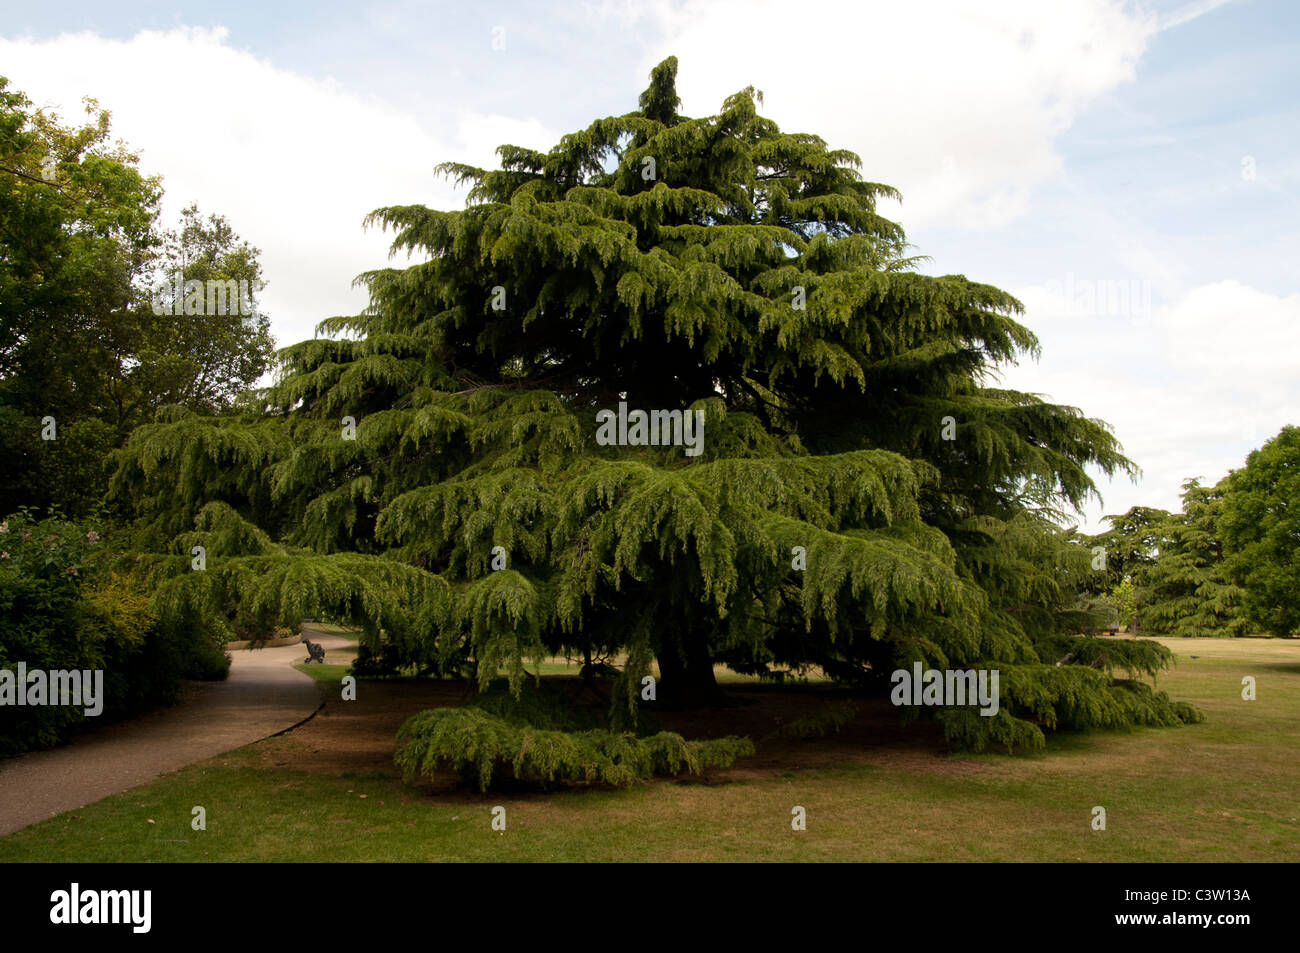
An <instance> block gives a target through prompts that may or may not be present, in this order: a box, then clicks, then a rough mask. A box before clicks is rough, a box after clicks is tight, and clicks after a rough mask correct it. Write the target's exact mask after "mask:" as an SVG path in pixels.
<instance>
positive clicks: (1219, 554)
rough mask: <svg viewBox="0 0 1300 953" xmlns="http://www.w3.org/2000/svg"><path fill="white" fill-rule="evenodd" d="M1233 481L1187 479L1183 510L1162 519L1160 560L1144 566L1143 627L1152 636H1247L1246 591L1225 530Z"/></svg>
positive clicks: (1140, 585)
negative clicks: (1207, 483) (1230, 558)
mask: <svg viewBox="0 0 1300 953" xmlns="http://www.w3.org/2000/svg"><path fill="white" fill-rule="evenodd" d="M1226 491H1227V480H1226V479H1225V480H1223V481H1220V483H1219V484H1218V485H1217V486H1215V487H1213V488H1211V487H1203V486H1201V485H1200V483H1199V482H1198V481H1197V480H1188V481H1186V482H1185V483H1184V484H1183V512H1181V513H1176V514H1173V515H1171V516H1170V517H1169V518H1168V519H1167V520H1165V521H1164V522H1163V523H1161V524H1159V527H1158V532H1159V534H1160V536H1161V537H1162V538H1163V543H1162V544H1161V547H1160V552H1159V555H1158V556H1157V558H1156V560H1155V562H1154V563H1153V564H1151V565H1149V566H1146V567H1144V568H1143V569H1141V570H1139V571H1138V573H1137V575H1136V577H1135V584H1136V586H1137V590H1138V593H1137V603H1138V610H1137V614H1138V627H1139V629H1140V631H1142V632H1143V634H1146V635H1165V636H1189V637H1196V636H1200V637H1220V636H1237V635H1244V634H1245V633H1246V631H1247V630H1248V626H1249V623H1248V622H1247V620H1246V618H1245V616H1244V615H1243V614H1242V611H1241V602H1242V597H1243V591H1242V589H1241V587H1240V586H1238V585H1236V584H1235V583H1234V582H1232V580H1231V578H1230V577H1229V574H1228V567H1227V565H1226V563H1225V562H1224V544H1223V540H1222V538H1221V536H1220V533H1219V521H1220V518H1221V515H1222V513H1223V506H1224V496H1225V493H1226Z"/></svg>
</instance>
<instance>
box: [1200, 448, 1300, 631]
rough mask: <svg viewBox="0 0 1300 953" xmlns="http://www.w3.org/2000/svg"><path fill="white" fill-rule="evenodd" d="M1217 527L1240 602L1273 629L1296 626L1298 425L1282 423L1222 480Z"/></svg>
mask: <svg viewBox="0 0 1300 953" xmlns="http://www.w3.org/2000/svg"><path fill="white" fill-rule="evenodd" d="M1226 483H1227V492H1226V493H1225V495H1224V500H1223V507H1222V516H1221V518H1220V521H1219V527H1220V530H1221V534H1222V537H1223V544H1224V547H1225V549H1226V550H1227V551H1228V553H1229V555H1228V564H1229V565H1228V571H1229V574H1230V575H1231V576H1232V578H1233V579H1234V580H1235V581H1236V582H1237V583H1238V584H1239V585H1240V586H1241V587H1242V589H1243V590H1244V595H1243V598H1242V608H1243V610H1244V614H1245V616H1246V618H1247V619H1248V620H1249V621H1250V622H1251V623H1252V624H1253V625H1255V626H1258V627H1259V628H1260V629H1262V630H1263V631H1265V632H1270V633H1272V634H1273V635H1282V636H1292V635H1296V634H1297V632H1298V631H1300V428H1297V427H1293V426H1288V427H1283V428H1282V430H1281V431H1280V432H1279V433H1278V435H1277V436H1276V437H1274V438H1273V439H1272V440H1270V441H1268V442H1267V443H1265V444H1264V445H1263V446H1262V447H1260V448H1259V449H1258V450H1255V451H1253V452H1252V453H1251V454H1250V456H1248V457H1247V458H1246V465H1245V466H1244V467H1242V468H1241V469H1240V470H1234V471H1233V472H1232V473H1231V474H1229V476H1228V477H1227V480H1226Z"/></svg>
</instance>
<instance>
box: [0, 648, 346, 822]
mask: <svg viewBox="0 0 1300 953" xmlns="http://www.w3.org/2000/svg"><path fill="white" fill-rule="evenodd" d="M304 631H307V630H306V629H304ZM309 638H311V640H312V641H313V642H320V643H321V644H322V645H324V646H325V649H326V651H328V650H330V649H334V648H346V647H349V646H350V645H351V644H352V643H350V642H349V641H348V640H347V639H344V638H341V637H339V636H334V635H326V634H324V633H320V632H310V633H309ZM230 655H231V663H230V677H229V678H227V679H226V680H225V681H224V682H197V683H189V684H188V685H187V688H186V691H185V692H184V693H183V695H182V698H181V700H180V701H179V702H178V703H177V704H176V705H173V706H171V707H169V708H164V709H161V710H158V711H154V712H150V713H149V714H146V715H140V716H138V717H135V718H130V719H127V720H125V721H121V722H118V723H116V724H112V725H105V726H104V727H103V728H102V729H98V730H96V731H93V732H91V733H89V734H87V735H84V736H82V737H80V738H77V739H75V740H73V741H72V742H71V743H69V744H66V745H63V746H61V747H59V748H52V749H50V750H48V751H34V752H31V753H29V754H24V755H19V756H18V757H16V758H10V759H8V760H5V761H0V835H3V834H9V833H12V832H13V831H16V830H18V829H19V828H22V827H26V826H27V825H29V824H35V823H36V822H37V821H41V820H44V819H45V818H47V817H53V816H54V815H55V814H61V813H63V812H64V811H70V810H73V809H74V808H78V807H83V806H85V805H87V804H90V803H92V802H94V801H98V800H99V799H101V798H105V797H108V796H109V795H110V794H117V793H118V792H119V791H125V790H127V789H129V788H133V787H136V786H138V785H141V784H145V783H148V782H149V781H152V780H153V779H154V778H156V777H158V775H160V774H166V773H167V772H169V771H175V770H177V769H178V768H183V767H185V765H187V764H193V763H194V762H196V761H202V760H204V759H205V758H211V757H213V756H215V755H218V754H221V753H223V752H226V751H231V750H233V749H235V748H241V747H243V746H244V745H247V744H251V743H253V742H254V741H260V740H261V739H263V738H266V737H269V736H270V735H273V734H276V733H277V732H280V731H283V730H285V729H286V728H290V727H292V726H294V725H296V724H297V723H298V722H300V721H302V720H303V719H304V718H307V717H308V716H310V715H311V714H312V713H313V712H314V711H316V709H317V708H318V707H319V706H320V702H321V691H320V688H319V687H318V684H317V682H316V681H315V680H313V679H312V678H311V677H310V676H307V675H304V674H303V673H302V672H298V671H295V670H294V669H293V668H292V666H293V664H294V663H295V662H301V661H303V660H304V659H306V657H307V649H306V646H303V645H287V646H284V647H282V648H276V649H256V650H253V651H248V650H246V649H236V650H232V651H231V653H230ZM327 658H328V656H327Z"/></svg>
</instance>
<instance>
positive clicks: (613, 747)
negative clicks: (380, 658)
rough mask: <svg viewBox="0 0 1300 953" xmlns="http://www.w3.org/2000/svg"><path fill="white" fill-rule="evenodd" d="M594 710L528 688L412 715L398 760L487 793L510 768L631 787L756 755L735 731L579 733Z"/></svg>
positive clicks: (411, 771)
mask: <svg viewBox="0 0 1300 953" xmlns="http://www.w3.org/2000/svg"><path fill="white" fill-rule="evenodd" d="M588 714H589V713H587V712H585V711H584V710H583V709H581V708H573V707H566V706H564V705H563V703H562V696H561V695H560V694H559V693H557V692H554V691H553V690H550V689H548V688H528V689H525V690H524V691H523V692H522V693H521V695H520V696H519V698H518V699H517V700H516V699H512V698H511V696H510V695H508V694H507V693H505V692H502V691H494V692H489V693H485V694H484V695H483V696H480V698H478V699H476V700H475V701H473V702H471V703H470V704H468V705H465V706H464V707H461V708H434V709H430V710H427V711H422V712H420V713H419V714H418V715H415V716H413V717H411V718H409V719H407V721H406V723H405V724H403V725H402V727H401V728H400V729H399V730H398V732H397V742H398V747H397V753H396V755H395V759H394V760H395V761H396V762H397V765H398V767H400V768H401V769H402V771H403V774H404V776H405V778H406V780H407V781H408V782H409V781H410V780H412V779H413V778H414V777H415V776H417V775H420V774H423V775H426V776H428V777H430V778H432V777H434V775H435V773H436V772H437V771H439V770H445V769H450V770H453V771H457V772H459V773H460V775H461V778H462V780H463V781H465V782H466V783H467V784H476V785H477V786H478V788H479V789H480V790H482V791H486V790H487V789H488V788H489V787H491V786H492V785H493V783H494V782H499V780H500V779H501V778H502V776H503V775H504V774H505V773H506V771H507V770H509V771H510V772H511V773H512V774H513V776H514V778H515V780H517V781H523V782H528V783H542V784H545V783H549V782H556V781H560V782H570V783H595V784H608V785H612V786H614V787H627V786H629V785H631V784H634V783H636V782H637V781H645V780H649V779H650V778H651V777H653V776H655V775H677V774H680V773H682V772H683V771H686V772H689V773H691V774H700V773H702V772H703V771H705V770H707V769H709V768H715V767H729V766H730V765H731V764H733V763H734V762H735V760H736V758H738V757H742V756H744V755H749V754H753V753H754V745H753V742H751V741H750V740H749V739H748V738H741V737H736V736H728V737H725V738H715V739H707V740H701V741H688V740H686V739H685V738H683V737H682V736H681V735H679V734H676V733H674V732H670V731H660V732H658V733H656V734H653V735H647V736H638V735H637V734H635V733H633V732H619V731H610V730H608V729H604V728H584V729H579V730H573V728H572V726H573V725H575V724H579V723H587V721H588V719H587V717H586V716H587V715H588Z"/></svg>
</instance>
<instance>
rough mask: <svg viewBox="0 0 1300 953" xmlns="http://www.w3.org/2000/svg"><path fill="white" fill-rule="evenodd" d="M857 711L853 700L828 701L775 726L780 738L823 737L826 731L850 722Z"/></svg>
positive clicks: (838, 728) (835, 729) (837, 729)
mask: <svg viewBox="0 0 1300 953" xmlns="http://www.w3.org/2000/svg"><path fill="white" fill-rule="evenodd" d="M857 713H858V706H857V705H855V704H853V702H847V701H842V702H829V703H827V704H825V705H822V706H821V707H820V708H818V709H817V710H816V711H815V712H813V713H812V714H809V715H801V716H800V717H798V718H796V719H794V720H793V721H790V722H786V723H785V724H783V725H781V726H780V727H779V728H777V731H776V733H777V735H778V736H779V737H781V738H811V737H812V736H813V735H816V736H817V737H818V738H824V737H825V736H826V733H827V732H828V731H836V732H838V731H839V730H840V729H841V728H843V727H844V726H845V725H847V724H848V723H849V722H851V721H852V720H853V719H854V717H855V716H856V715H857Z"/></svg>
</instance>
